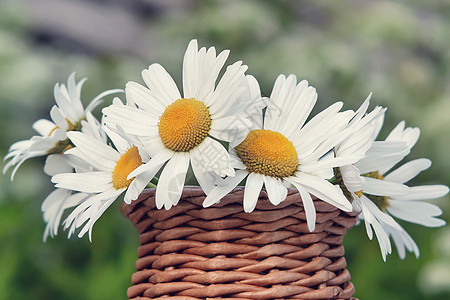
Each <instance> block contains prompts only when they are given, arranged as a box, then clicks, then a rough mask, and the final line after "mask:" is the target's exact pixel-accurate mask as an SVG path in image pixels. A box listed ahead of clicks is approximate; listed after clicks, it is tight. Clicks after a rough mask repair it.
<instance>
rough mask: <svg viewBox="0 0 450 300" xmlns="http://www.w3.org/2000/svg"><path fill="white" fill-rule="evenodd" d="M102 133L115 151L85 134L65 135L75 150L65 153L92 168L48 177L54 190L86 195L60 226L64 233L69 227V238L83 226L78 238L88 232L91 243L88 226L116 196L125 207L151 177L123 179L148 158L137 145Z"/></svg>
mask: <svg viewBox="0 0 450 300" xmlns="http://www.w3.org/2000/svg"><path fill="white" fill-rule="evenodd" d="M104 130H105V132H106V134H107V135H108V137H109V138H110V139H111V141H112V143H113V144H114V146H115V149H113V148H112V147H111V146H109V145H107V144H106V143H105V142H104V141H102V140H99V139H95V138H93V137H91V136H89V135H88V134H86V133H83V132H68V133H67V136H68V137H69V138H70V140H71V142H72V143H73V144H74V145H75V148H72V149H70V150H68V151H66V153H67V154H69V155H73V156H75V157H77V158H79V159H81V160H83V161H84V162H86V163H87V164H88V165H90V166H92V171H88V172H77V173H64V174H57V175H55V176H53V177H52V182H54V183H55V186H56V187H57V188H62V189H68V190H72V191H76V192H81V193H84V194H89V196H88V197H86V198H84V199H83V200H82V201H81V203H80V204H79V205H78V206H77V207H76V208H75V209H74V210H73V211H72V212H71V214H70V215H69V216H68V217H67V219H66V220H65V222H64V223H65V229H67V228H69V227H70V231H69V236H70V235H71V234H72V233H73V232H74V231H75V229H76V228H78V227H80V226H82V225H83V224H85V225H84V227H83V229H82V230H81V231H80V233H79V235H78V236H79V237H82V236H83V235H84V234H85V233H86V232H88V231H89V239H91V234H92V226H93V225H94V223H95V222H96V221H97V220H98V218H99V217H100V216H101V215H102V214H103V212H104V211H105V210H106V209H107V208H108V207H109V206H110V205H111V204H112V203H113V202H114V201H115V200H116V199H117V198H118V197H119V195H120V194H122V193H123V192H125V196H124V201H125V202H126V203H128V204H129V203H130V202H131V198H133V197H135V195H139V194H140V193H141V192H142V190H143V189H144V188H145V186H146V185H147V183H148V182H149V181H150V179H151V178H152V177H153V176H154V174H150V175H149V173H148V172H143V173H141V174H139V175H138V176H136V177H135V178H131V179H127V177H128V175H129V174H130V172H131V171H133V170H134V169H136V168H137V167H138V166H140V165H141V164H143V163H144V162H146V161H147V160H148V159H149V158H148V157H147V156H146V155H145V153H144V152H142V151H141V149H140V148H141V147H140V146H139V145H134V144H132V143H130V141H128V140H127V139H126V138H124V137H123V136H121V135H119V134H117V133H115V132H112V131H111V130H109V129H107V128H104ZM79 197H81V196H79Z"/></svg>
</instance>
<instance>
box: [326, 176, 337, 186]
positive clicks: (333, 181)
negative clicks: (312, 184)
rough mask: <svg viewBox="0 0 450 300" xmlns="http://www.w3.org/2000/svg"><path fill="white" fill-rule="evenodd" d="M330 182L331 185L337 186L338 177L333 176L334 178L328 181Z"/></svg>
mask: <svg viewBox="0 0 450 300" xmlns="http://www.w3.org/2000/svg"><path fill="white" fill-rule="evenodd" d="M328 181H329V182H330V183H331V184H337V183H338V180H337V178H336V176H333V177H332V178H330V179H328Z"/></svg>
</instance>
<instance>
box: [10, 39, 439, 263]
mask: <svg viewBox="0 0 450 300" xmlns="http://www.w3.org/2000/svg"><path fill="white" fill-rule="evenodd" d="M228 55H229V51H228V50H225V51H222V52H221V53H219V54H217V53H216V50H215V48H214V47H211V48H209V49H206V48H200V49H198V45H197V41H196V40H192V41H191V42H190V43H189V45H188V47H187V50H186V53H185V55H184V59H183V67H182V68H183V70H182V81H183V82H182V85H183V86H182V87H183V89H182V92H181V91H180V90H179V89H178V87H177V85H176V84H175V82H174V80H173V79H172V77H171V76H170V75H169V74H168V73H167V72H166V70H165V69H164V68H163V67H162V66H161V65H159V64H156V63H155V64H152V65H150V66H149V67H148V69H145V70H143V71H142V78H143V80H144V82H145V85H141V84H139V83H136V82H128V83H127V85H126V87H125V96H126V102H125V103H124V102H122V101H121V100H120V99H119V98H115V99H114V100H113V103H112V105H110V106H108V107H105V108H104V109H103V117H102V121H101V122H99V121H98V120H97V119H95V117H94V116H93V115H92V114H91V110H92V109H93V108H94V107H95V106H97V105H98V104H99V99H100V98H102V97H103V96H105V95H109V94H112V93H116V92H119V91H121V90H110V91H106V92H104V93H102V94H101V95H99V97H97V98H96V99H94V100H93V101H92V102H91V104H90V105H89V106H88V107H87V108H86V109H83V106H82V104H81V100H80V89H81V85H82V83H83V81H81V82H79V83H78V84H76V82H75V79H74V75H71V76H70V77H69V80H68V84H67V87H66V86H65V85H63V84H61V85H56V87H55V100H56V105H55V106H54V107H53V108H52V110H51V112H50V115H51V118H52V120H53V122H51V121H48V120H39V121H37V122H36V123H35V124H34V125H33V128H34V129H35V130H36V131H37V132H38V133H39V134H40V136H34V137H32V138H31V139H30V140H26V141H20V142H17V143H15V144H13V145H12V146H11V148H10V151H9V153H8V154H7V155H6V157H5V159H6V160H9V161H8V162H7V163H6V165H5V167H4V169H3V172H4V173H5V172H6V171H7V170H8V169H9V168H11V167H13V166H15V167H14V170H13V172H12V176H11V178H13V176H14V174H15V172H16V170H17V168H18V167H19V166H20V165H21V164H22V163H23V162H24V161H25V160H27V159H29V158H31V157H36V156H47V160H46V164H45V168H44V170H45V172H46V173H47V174H48V175H50V176H52V179H51V180H52V182H53V183H55V188H56V189H55V190H54V191H53V192H52V193H51V194H50V195H49V196H48V197H47V198H46V199H45V201H44V203H43V205H42V211H43V214H44V220H45V222H46V223H47V227H46V229H45V233H44V240H45V239H46V238H47V237H48V236H52V237H53V236H54V235H56V234H57V231H58V227H59V225H60V222H61V219H62V217H63V214H64V211H65V210H66V209H69V208H72V209H73V210H72V211H71V212H70V214H68V216H67V217H66V218H65V220H64V221H63V225H64V229H68V230H69V236H71V235H72V234H73V233H74V232H75V231H76V230H77V229H78V228H80V227H82V228H81V230H80V231H79V234H78V236H79V237H82V236H83V235H84V234H85V233H86V232H89V238H90V239H91V233H92V227H93V225H94V223H95V222H96V221H97V220H98V218H99V217H100V216H101V215H102V214H103V212H104V211H105V210H106V209H107V208H108V207H109V206H110V205H111V204H112V203H113V202H114V201H115V200H116V199H117V198H118V197H119V195H121V194H122V193H123V192H125V195H124V201H125V202H126V203H130V202H131V201H133V200H135V199H137V197H138V196H139V194H140V193H141V192H142V190H143V189H144V188H145V187H147V186H148V185H151V186H154V187H156V196H155V197H156V205H157V207H158V208H162V207H165V208H166V209H170V208H171V207H172V206H174V205H177V203H178V202H179V200H180V196H181V193H182V190H183V187H184V185H185V181H186V176H187V173H188V172H192V173H193V175H194V177H195V179H196V181H197V182H198V184H199V185H200V187H201V188H202V189H203V191H204V192H205V194H206V195H207V197H206V199H205V201H204V206H205V207H208V206H211V205H213V204H215V203H217V202H219V201H220V200H221V198H222V197H224V196H225V195H227V194H228V193H229V192H230V191H231V190H233V189H234V188H235V187H236V186H237V185H239V184H240V183H241V182H243V181H244V180H245V191H244V199H243V205H244V208H243V209H244V210H245V211H246V212H251V211H253V210H254V208H255V206H256V204H257V201H258V196H259V194H260V191H261V189H262V188H263V185H264V187H265V189H266V191H267V194H268V198H269V200H270V202H271V203H273V204H274V205H277V204H279V203H280V202H282V201H283V200H284V199H285V198H286V195H287V189H288V188H290V187H294V188H295V189H297V190H298V192H299V194H300V195H301V200H302V201H303V204H304V208H305V212H306V216H307V223H308V228H309V230H310V231H313V230H314V228H315V223H316V222H315V220H316V211H315V207H314V201H313V197H316V198H319V199H321V200H323V201H325V202H328V203H330V204H332V205H334V206H336V207H337V208H339V209H341V210H343V211H352V210H356V211H360V212H361V214H360V218H361V219H362V220H364V222H365V225H366V228H367V234H368V236H369V238H371V239H372V236H373V232H372V230H374V231H375V233H376V236H377V238H378V241H379V244H380V248H381V252H382V255H383V259H386V255H387V254H389V253H391V243H390V240H391V239H392V240H393V241H394V243H395V245H396V248H397V250H398V252H399V255H400V256H401V257H402V258H403V257H404V256H405V249H406V250H408V251H412V252H414V253H415V254H416V255H418V248H417V245H416V244H415V243H414V241H413V240H412V238H411V237H410V236H409V235H408V233H406V231H405V230H404V229H403V228H402V227H401V226H400V225H399V224H398V223H397V222H396V221H395V219H394V218H393V217H396V218H399V219H402V220H405V221H408V222H413V223H417V224H421V225H424V226H429V227H437V226H442V225H444V223H445V222H444V221H443V220H441V219H438V218H436V217H437V216H439V215H440V214H441V213H442V211H441V210H440V209H439V208H438V207H437V206H436V205H433V204H430V203H426V202H423V201H421V200H423V199H432V198H439V197H442V196H444V195H446V194H447V193H448V187H446V186H443V185H428V186H415V187H409V186H407V185H406V184H405V183H407V182H408V181H409V180H411V179H412V178H414V177H415V176H416V175H417V174H418V173H420V172H421V171H423V170H425V169H427V168H429V167H430V165H431V162H430V161H429V160H428V159H417V160H413V161H411V162H408V163H405V164H404V165H402V166H400V167H398V168H397V169H395V170H392V169H393V168H394V166H396V165H397V164H398V163H399V162H400V161H401V160H402V159H403V158H404V157H405V156H406V155H407V154H408V153H409V152H410V150H411V148H412V147H413V146H414V144H415V143H416V141H417V139H418V137H419V129H418V128H405V124H404V122H401V123H400V124H399V125H398V126H397V127H396V128H395V129H394V130H393V131H392V132H391V133H390V134H389V136H388V137H387V138H386V140H384V141H375V140H376V137H377V135H378V133H379V131H380V129H381V127H382V124H383V120H384V114H385V109H384V108H381V107H378V106H377V107H375V108H374V109H373V110H372V111H370V112H368V107H369V101H370V95H369V97H368V98H367V99H366V100H365V101H364V102H363V104H362V105H361V107H360V108H359V109H358V110H357V111H356V112H354V111H351V110H348V111H341V108H342V106H343V103H342V102H337V103H335V104H333V105H331V106H330V107H328V108H327V109H325V110H324V111H322V112H320V113H319V114H317V115H315V116H313V117H312V118H311V119H310V120H308V118H309V116H310V114H311V111H312V109H313V107H314V105H315V103H316V101H317V93H316V90H315V89H314V88H313V87H311V86H309V85H308V82H307V81H306V80H302V81H300V82H297V78H296V77H295V76H294V75H289V76H287V77H286V76H284V75H280V76H278V78H277V79H276V81H275V84H274V86H273V89H272V93H271V95H270V97H268V98H267V97H262V96H261V92H260V88H259V84H258V82H257V81H256V79H255V78H254V77H253V76H251V75H246V74H245V72H246V70H247V66H246V65H243V64H242V62H241V61H238V62H235V63H234V64H231V65H229V66H227V67H226V69H225V71H224V72H223V75H222V76H221V77H220V78H219V73H220V72H221V71H222V69H223V67H224V65H225V62H226V60H227V58H228Z"/></svg>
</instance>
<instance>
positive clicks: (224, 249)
mask: <svg viewBox="0 0 450 300" xmlns="http://www.w3.org/2000/svg"><path fill="white" fill-rule="evenodd" d="M154 196H155V190H154V189H149V190H146V191H144V193H142V195H141V196H140V197H139V199H137V200H136V201H133V202H132V203H131V204H129V205H126V204H123V205H122V207H121V210H122V213H123V214H124V215H125V216H126V217H127V218H129V219H130V220H131V222H132V223H133V224H134V226H135V227H136V228H137V230H138V231H139V233H140V243H141V246H140V247H139V248H138V251H137V252H138V257H139V258H138V259H137V261H136V269H137V272H136V273H134V274H133V276H132V283H133V286H132V287H130V288H129V289H128V292H127V294H128V297H129V298H130V299H134V300H137V299H140V300H144V299H174V300H175V299H354V298H352V295H353V293H354V291H355V289H354V286H353V284H352V283H351V282H349V280H350V273H349V272H348V270H347V269H346V265H347V264H346V262H345V258H344V257H343V254H344V248H343V246H342V240H343V236H344V235H345V234H346V232H347V230H348V229H349V228H350V227H352V226H353V225H354V224H355V222H356V220H357V213H354V212H352V213H346V212H343V211H341V210H339V209H337V208H335V207H334V206H332V205H330V204H328V203H325V202H323V201H321V200H318V199H314V204H315V207H316V211H317V222H316V228H315V230H314V231H313V232H309V230H308V227H307V224H306V215H305V212H304V209H303V203H302V201H301V198H300V196H299V194H298V192H296V191H295V190H293V189H289V192H288V196H287V198H286V200H285V201H283V202H282V203H281V204H280V205H278V206H274V205H272V204H271V203H270V201H268V198H267V193H266V192H265V191H262V192H261V194H260V198H259V200H258V204H257V206H256V209H255V210H254V211H253V212H252V213H245V212H243V208H242V198H243V188H241V187H237V188H236V189H234V190H233V191H232V192H231V193H230V194H228V195H227V196H226V197H225V198H224V199H222V200H221V202H220V203H218V204H216V205H214V206H212V207H211V208H203V207H202V203H203V200H204V199H205V195H204V193H203V191H202V190H201V189H200V188H199V187H185V189H184V191H183V194H182V196H181V200H180V204H179V205H177V206H175V207H174V208H172V209H170V210H164V209H163V210H158V209H156V207H155V202H154Z"/></svg>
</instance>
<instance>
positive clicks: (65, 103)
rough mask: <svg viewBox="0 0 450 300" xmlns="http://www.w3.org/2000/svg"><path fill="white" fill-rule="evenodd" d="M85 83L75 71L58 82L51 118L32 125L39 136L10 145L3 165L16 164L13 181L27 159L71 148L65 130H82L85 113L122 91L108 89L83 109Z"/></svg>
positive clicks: (9, 166)
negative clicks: (63, 80) (66, 78)
mask: <svg viewBox="0 0 450 300" xmlns="http://www.w3.org/2000/svg"><path fill="white" fill-rule="evenodd" d="M84 82H85V79H82V80H81V81H79V82H78V83H76V81H75V73H72V74H71V75H70V76H69V79H68V80H67V85H65V84H56V85H55V88H54V97H55V101H56V105H54V106H53V108H52V109H51V111H50V117H51V119H52V121H49V120H45V119H40V120H38V121H36V122H35V123H34V124H33V129H34V130H36V131H37V132H38V133H39V135H36V136H33V137H32V138H31V139H29V140H24V141H19V142H16V143H14V144H13V145H11V147H10V149H9V153H8V154H7V155H6V156H5V158H4V159H5V160H8V159H9V161H8V162H7V163H6V165H5V167H4V168H3V174H4V173H6V172H7V171H8V169H9V168H11V167H13V166H14V169H13V171H12V174H11V180H13V178H14V175H15V173H16V171H17V169H18V168H19V167H20V165H22V163H23V162H24V161H26V160H27V159H29V158H32V157H38V156H44V155H48V154H55V153H63V152H64V151H65V150H67V149H69V148H70V147H72V145H71V143H70V140H69V139H68V138H67V135H66V133H67V132H69V131H79V130H80V129H81V121H82V120H84V119H85V118H86V113H87V112H91V111H92V110H93V109H94V108H95V107H96V106H97V105H98V104H99V103H100V102H101V100H102V98H103V97H105V96H107V95H110V94H113V93H118V92H122V90H107V91H105V92H103V93H101V94H99V95H98V96H97V97H95V98H94V99H93V100H92V101H91V103H90V104H89V105H88V106H87V107H86V108H85V109H84V108H83V104H82V103H81V95H80V94H81V88H82V86H83V83H84Z"/></svg>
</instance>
